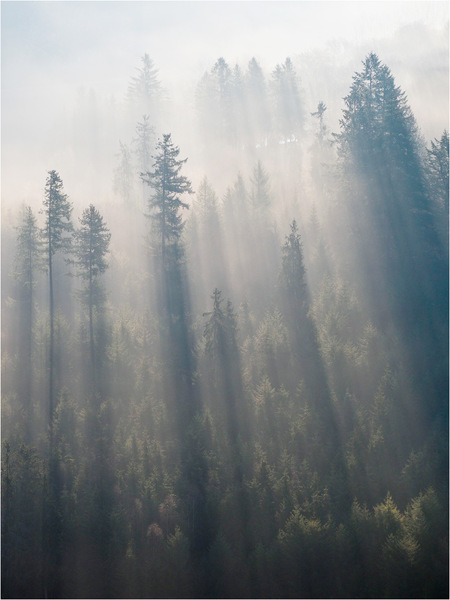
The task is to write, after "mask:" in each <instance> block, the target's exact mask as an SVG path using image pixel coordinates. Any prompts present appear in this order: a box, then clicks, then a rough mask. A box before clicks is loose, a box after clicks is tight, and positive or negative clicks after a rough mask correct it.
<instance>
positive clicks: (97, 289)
mask: <svg viewBox="0 0 450 600" xmlns="http://www.w3.org/2000/svg"><path fill="white" fill-rule="evenodd" d="M80 225H81V227H80V228H79V229H78V230H77V231H75V233H74V247H73V252H74V255H75V260H74V263H75V265H76V268H77V275H78V276H79V277H80V278H81V279H82V281H83V282H84V285H85V288H84V290H83V294H82V300H83V302H84V303H85V304H86V305H87V307H88V310H89V347H90V356H91V373H92V381H93V385H94V388H95V386H96V352H95V341H94V310H95V309H97V310H98V309H99V308H100V306H101V304H102V300H103V294H102V288H101V286H100V285H99V281H98V278H99V276H100V275H101V274H102V273H104V272H105V271H106V269H107V267H108V264H107V262H106V259H105V256H106V254H107V253H108V252H109V243H110V240H111V233H110V232H109V230H108V228H107V226H106V224H105V223H104V221H103V217H102V216H101V215H100V213H99V212H98V210H97V209H96V208H95V207H94V206H93V205H92V204H91V205H90V206H89V208H86V209H85V210H84V211H83V214H82V216H81V217H80Z"/></svg>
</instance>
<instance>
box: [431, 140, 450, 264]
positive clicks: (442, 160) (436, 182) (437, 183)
mask: <svg viewBox="0 0 450 600" xmlns="http://www.w3.org/2000/svg"><path fill="white" fill-rule="evenodd" d="M448 150H449V142H448V132H447V131H444V133H443V134H442V136H441V138H440V139H439V140H437V139H435V140H434V141H432V142H431V148H427V159H428V160H427V170H428V178H429V181H430V188H431V194H432V198H433V201H434V202H435V203H436V204H437V212H438V215H439V217H440V218H439V219H438V228H439V233H440V236H441V239H442V243H443V245H444V248H445V249H446V250H447V252H446V254H447V255H448V196H449V180H448V173H449V160H448Z"/></svg>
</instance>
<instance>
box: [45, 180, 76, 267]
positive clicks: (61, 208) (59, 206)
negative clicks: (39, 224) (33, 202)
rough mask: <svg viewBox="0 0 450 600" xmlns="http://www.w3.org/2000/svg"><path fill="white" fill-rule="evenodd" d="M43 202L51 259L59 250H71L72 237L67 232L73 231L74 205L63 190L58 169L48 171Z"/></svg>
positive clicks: (48, 253)
mask: <svg viewBox="0 0 450 600" xmlns="http://www.w3.org/2000/svg"><path fill="white" fill-rule="evenodd" d="M43 204H44V208H43V209H42V210H41V213H42V214H44V217H45V223H44V228H43V230H42V235H43V239H44V242H45V245H46V252H47V255H48V257H49V259H50V257H51V256H53V255H54V254H55V253H56V252H58V251H62V252H65V253H67V252H68V251H69V250H70V246H71V238H70V236H69V235H67V234H69V233H71V232H72V231H73V225H72V223H71V221H70V217H71V214H72V205H71V203H70V202H69V200H68V197H67V194H65V193H64V192H63V182H62V180H61V178H60V176H59V175H58V173H57V172H56V171H49V172H48V177H47V180H46V182H45V195H44V201H43Z"/></svg>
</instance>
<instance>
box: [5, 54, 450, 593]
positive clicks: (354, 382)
mask: <svg viewBox="0 0 450 600" xmlns="http://www.w3.org/2000/svg"><path fill="white" fill-rule="evenodd" d="M164 98H165V97H164V90H163V86H162V84H161V83H160V81H159V79H158V73H157V70H156V68H155V66H154V65H153V63H152V61H151V59H150V58H149V57H148V56H147V55H145V56H144V57H143V59H142V66H141V67H140V68H139V69H138V70H137V75H136V76H135V77H134V78H132V80H131V83H130V86H129V90H128V95H127V102H128V110H129V115H130V121H133V119H134V125H133V131H134V133H133V135H134V136H135V137H133V138H132V139H133V141H132V143H130V144H125V143H123V142H120V143H119V150H120V151H119V155H118V164H117V168H116V171H115V173H114V186H115V190H116V193H117V195H118V197H119V198H120V199H121V207H120V214H119V219H120V226H117V228H116V232H115V233H114V235H112V230H111V231H110V228H109V226H108V220H107V219H106V218H105V217H104V216H103V214H102V213H101V212H100V210H99V209H98V208H96V206H94V205H93V204H90V205H89V206H88V208H85V209H84V210H83V211H82V214H81V216H80V218H79V219H78V223H74V222H73V220H72V210H73V206H72V203H71V201H70V197H69V196H68V195H67V194H66V192H65V190H64V184H63V179H62V177H61V175H60V174H59V173H57V172H56V171H49V173H48V175H47V179H46V183H45V188H44V200H43V204H42V209H41V211H40V217H39V218H38V217H37V216H36V215H35V214H34V212H33V210H32V209H31V208H30V207H26V208H25V209H24V210H23V214H22V215H21V221H20V224H19V226H18V227H17V228H16V229H15V230H12V229H9V230H6V231H5V234H4V236H3V237H4V240H5V239H6V241H4V244H8V249H11V248H13V247H15V250H14V252H15V261H14V269H13V270H14V272H13V273H11V274H8V277H6V279H5V283H4V285H3V294H2V296H3V299H2V303H3V306H2V311H3V327H2V346H3V353H2V380H3V391H2V423H3V430H2V431H3V451H2V594H3V596H4V597H21V598H24V597H55V598H58V597H106V598H108V597H130V598H138V597H239V598H245V597H293V598H298V597H305V598H311V597H319V598H320V597H351V598H356V597H375V598H379V597H405V598H411V597H448V432H447V425H448V404H447V402H448V154H449V142H448V133H447V132H446V131H445V132H443V134H442V137H441V138H440V139H435V140H433V141H431V142H430V144H429V145H428V146H427V145H426V144H425V143H424V141H423V140H422V139H421V136H420V133H419V130H418V127H417V125H416V122H415V119H414V116H413V114H412V112H411V110H410V108H409V106H408V103H407V100H406V96H405V94H404V92H403V91H402V90H401V89H400V88H399V87H398V86H396V84H395V81H394V78H393V76H392V74H391V73H390V71H389V69H388V67H387V66H385V65H384V64H382V63H381V61H380V60H379V59H378V57H377V56H376V55H374V54H370V55H369V56H368V57H366V59H365V60H364V61H363V65H362V69H361V71H360V72H357V73H355V75H354V77H353V82H352V84H351V87H350V90H349V93H348V95H347V96H346V98H345V100H344V103H345V108H344V110H343V112H342V118H341V121H340V129H339V132H338V133H334V134H333V133H331V132H330V131H329V129H328V127H327V124H326V110H327V108H326V106H325V104H324V103H323V102H319V104H318V106H317V108H315V109H313V112H311V111H310V112H309V113H308V111H307V109H306V107H305V105H304V102H303V100H302V95H301V87H300V83H299V79H298V77H297V75H296V73H295V69H294V66H293V63H292V62H291V61H290V60H289V59H287V60H286V61H285V63H283V64H282V65H279V66H277V67H276V69H275V70H274V72H273V73H272V75H271V77H270V79H269V80H268V81H267V80H266V78H265V76H264V73H263V71H262V69H261V67H260V66H259V65H258V63H257V61H256V60H255V59H252V60H251V61H250V63H249V65H248V68H247V70H246V71H245V72H242V71H241V70H240V69H239V67H236V68H234V69H232V68H230V67H229V66H228V65H227V63H226V61H225V60H224V59H223V58H222V59H219V60H218V61H217V62H216V63H215V65H214V66H213V67H212V68H211V70H210V71H208V72H207V73H206V74H205V75H204V77H203V78H202V79H201V81H200V82H199V83H198V86H197V94H196V103H197V104H196V106H197V110H198V132H199V140H200V141H199V143H200V144H202V145H203V147H204V148H205V149H206V150H207V151H209V152H210V153H211V155H212V156H213V157H214V159H215V158H216V157H220V156H225V155H226V152H228V150H227V149H230V148H231V149H233V151H235V152H238V153H243V154H245V155H246V156H248V157H249V158H248V160H249V161H250V162H251V163H252V166H251V168H250V169H248V172H247V173H246V172H242V173H236V176H235V180H234V181H230V182H229V185H228V186H227V188H226V191H225V193H224V194H223V196H222V197H221V198H219V196H218V194H217V193H216V191H215V185H214V181H213V180H210V179H208V177H207V176H205V177H204V178H203V179H202V181H201V183H200V184H199V185H198V187H197V189H195V190H194V186H193V185H192V182H191V181H190V179H189V178H188V177H187V176H186V172H187V168H188V166H187V165H186V159H185V158H180V149H179V147H178V146H177V145H176V143H175V141H174V140H172V136H171V134H168V133H162V131H161V129H162V127H163V125H164V118H165V116H164V103H165V101H164ZM249 114H252V119H250V118H249ZM308 116H309V117H310V121H311V122H312V123H313V124H314V133H313V139H312V140H311V136H310V137H309V138H308V136H307V133H306V122H307V119H308ZM306 139H308V140H309V141H308V143H307V142H306V141H303V140H306ZM308 144H309V145H308ZM181 155H182V154H181ZM307 161H309V163H308V162H307ZM243 164H247V163H243ZM300 164H302V165H305V164H309V171H310V181H309V183H308V185H309V186H310V188H311V190H312V191H311V194H312V195H313V196H314V198H316V201H315V203H314V204H310V205H309V207H308V210H307V214H305V212H306V209H305V208H304V206H302V203H301V202H300V201H299V199H298V198H297V197H296V195H295V194H296V193H297V192H300V191H301V187H302V185H306V183H305V182H304V181H303V180H302V176H303V175H302V173H303V171H299V169H298V167H299V165H300ZM288 177H290V178H291V179H294V185H293V187H290V183H289V184H288V183H286V182H285V181H284V178H286V179H287V178H288ZM293 189H294V193H292V190H293ZM283 194H285V195H287V196H289V195H292V197H291V198H283V197H282V196H283ZM190 198H192V202H190ZM106 209H107V207H106ZM187 209H189V211H187ZM110 214H111V215H112V214H113V213H110ZM125 224H127V226H125ZM128 225H129V226H130V227H129V228H128ZM5 228H6V225H5ZM281 228H282V230H281V231H280V229H281ZM116 233H117V235H116ZM135 237H139V240H142V242H139V244H138V245H137V248H138V249H137V251H135V250H133V248H134V247H135V246H134V245H133V242H134V241H135V240H133V239H132V238H135ZM136 252H138V254H139V256H138V255H137V254H136ZM133 261H134V263H133Z"/></svg>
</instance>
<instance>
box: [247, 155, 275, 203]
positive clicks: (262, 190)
mask: <svg viewBox="0 0 450 600" xmlns="http://www.w3.org/2000/svg"><path fill="white" fill-rule="evenodd" d="M251 184H252V191H251V193H250V198H251V202H252V204H253V207H254V208H256V209H257V210H262V211H263V210H266V209H267V208H268V207H269V206H270V201H271V199H270V185H269V175H268V173H267V171H266V170H265V169H264V167H263V166H262V164H261V161H260V160H258V162H257V164H256V166H255V167H254V169H253V177H252V178H251Z"/></svg>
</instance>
